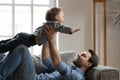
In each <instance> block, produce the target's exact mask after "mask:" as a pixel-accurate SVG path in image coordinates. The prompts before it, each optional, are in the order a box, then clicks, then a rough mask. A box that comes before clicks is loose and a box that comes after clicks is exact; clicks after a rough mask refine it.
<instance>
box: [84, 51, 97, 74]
mask: <svg viewBox="0 0 120 80" xmlns="http://www.w3.org/2000/svg"><path fill="white" fill-rule="evenodd" d="M88 52H89V53H90V54H91V55H92V56H91V58H90V59H89V60H88V61H89V62H91V63H92V65H91V66H90V67H89V68H88V69H87V70H86V72H88V71H89V70H90V69H91V68H93V67H95V66H97V65H98V56H97V54H96V53H95V52H94V51H93V50H92V49H89V50H88Z"/></svg>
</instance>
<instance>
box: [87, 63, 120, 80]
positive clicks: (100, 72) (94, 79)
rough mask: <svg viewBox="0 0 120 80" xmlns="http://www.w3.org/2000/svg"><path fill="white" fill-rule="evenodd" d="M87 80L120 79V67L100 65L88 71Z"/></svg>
mask: <svg viewBox="0 0 120 80" xmlns="http://www.w3.org/2000/svg"><path fill="white" fill-rule="evenodd" d="M86 80H119V69H117V68H114V67H109V66H103V65H98V66H97V67H94V68H93V69H91V70H90V71H88V72H87V73H86Z"/></svg>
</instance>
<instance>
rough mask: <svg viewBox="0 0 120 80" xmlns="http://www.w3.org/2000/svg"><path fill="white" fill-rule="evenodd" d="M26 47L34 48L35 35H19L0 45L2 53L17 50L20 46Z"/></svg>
mask: <svg viewBox="0 0 120 80" xmlns="http://www.w3.org/2000/svg"><path fill="white" fill-rule="evenodd" d="M21 44H23V45H26V46H27V47H30V46H33V45H35V44H36V42H35V39H34V35H32V34H27V33H18V34H17V35H16V36H15V37H13V38H11V39H10V40H8V41H6V42H4V43H2V42H1V44H0V53H4V52H7V51H11V50H13V49H14V48H16V47H17V46H18V45H21Z"/></svg>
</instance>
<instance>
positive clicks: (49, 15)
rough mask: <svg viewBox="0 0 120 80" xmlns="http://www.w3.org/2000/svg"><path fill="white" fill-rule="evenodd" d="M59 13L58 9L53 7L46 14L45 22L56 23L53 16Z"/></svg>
mask: <svg viewBox="0 0 120 80" xmlns="http://www.w3.org/2000/svg"><path fill="white" fill-rule="evenodd" d="M60 11H61V8H59V7H53V8H51V9H49V10H48V11H47V13H46V20H47V21H56V19H55V16H56V15H58V14H59V13H60Z"/></svg>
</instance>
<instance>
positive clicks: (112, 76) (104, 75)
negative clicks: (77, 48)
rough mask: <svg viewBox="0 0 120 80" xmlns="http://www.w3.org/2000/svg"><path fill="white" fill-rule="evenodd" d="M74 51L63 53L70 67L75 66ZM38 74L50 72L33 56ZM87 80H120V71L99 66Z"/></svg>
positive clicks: (89, 72)
mask: <svg viewBox="0 0 120 80" xmlns="http://www.w3.org/2000/svg"><path fill="white" fill-rule="evenodd" d="M75 55H76V53H75V52H74V51H64V52H61V57H62V59H63V61H65V62H66V63H67V64H68V65H70V66H71V65H73V64H72V60H73V58H74V57H75ZM32 57H33V61H34V64H35V69H36V72H37V74H39V73H45V72H48V70H47V68H46V67H45V66H44V65H43V64H42V61H41V59H40V58H39V57H37V56H32ZM48 73H49V72H48ZM86 80H119V69H117V68H114V67H109V66H104V65H98V66H97V67H94V68H93V69H91V70H90V71H88V72H87V73H86Z"/></svg>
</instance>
